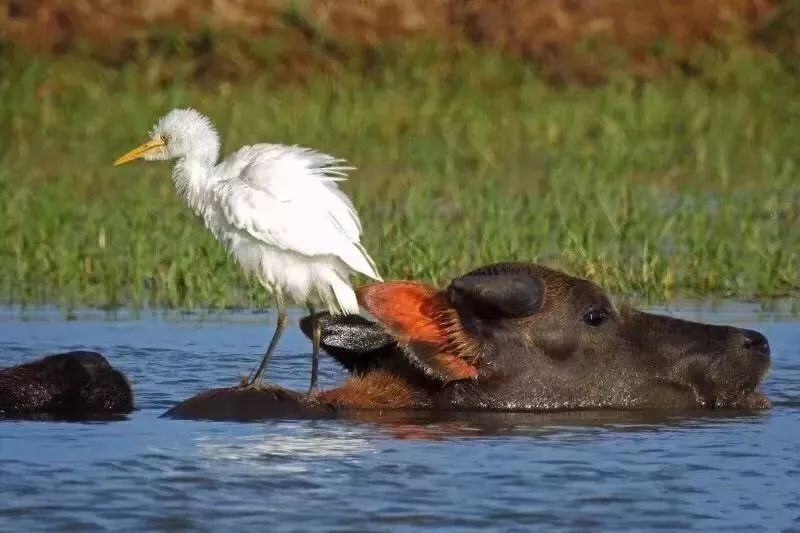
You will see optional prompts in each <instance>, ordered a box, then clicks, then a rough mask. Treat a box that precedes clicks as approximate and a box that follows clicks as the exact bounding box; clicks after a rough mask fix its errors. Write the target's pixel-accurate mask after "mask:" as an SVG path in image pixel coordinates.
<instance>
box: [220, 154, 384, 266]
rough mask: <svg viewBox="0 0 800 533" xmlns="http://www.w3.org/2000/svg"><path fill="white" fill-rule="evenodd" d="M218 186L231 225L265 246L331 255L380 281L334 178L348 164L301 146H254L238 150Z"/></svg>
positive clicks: (338, 177) (351, 210) (349, 204)
mask: <svg viewBox="0 0 800 533" xmlns="http://www.w3.org/2000/svg"><path fill="white" fill-rule="evenodd" d="M231 159H232V161H231V163H230V164H228V166H227V167H226V168H225V169H224V174H225V178H226V179H223V180H222V181H221V182H220V183H219V186H218V189H217V191H218V194H219V201H220V205H221V206H222V209H223V212H224V215H225V218H226V220H227V221H228V223H229V224H231V225H232V226H234V227H236V228H237V229H239V230H241V231H245V232H246V233H248V234H249V235H250V236H252V237H253V238H256V239H258V240H260V241H262V242H264V243H265V244H269V245H271V246H276V247H278V248H280V249H283V250H289V251H293V252H296V253H299V254H302V255H307V256H319V255H334V256H337V257H339V258H340V259H341V260H342V261H344V262H345V263H346V264H347V265H348V266H349V267H350V268H352V269H353V270H355V271H357V272H361V273H362V274H364V275H366V276H369V277H371V278H374V279H379V278H380V277H379V276H378V274H377V272H376V269H375V265H374V263H373V262H372V259H371V258H370V257H369V255H368V254H367V253H366V251H365V250H364V248H363V247H362V246H361V244H360V242H359V238H360V235H361V223H360V221H359V219H358V215H357V214H356V211H355V208H354V207H353V204H352V202H351V201H350V199H349V198H347V196H346V195H345V194H344V193H343V192H342V191H341V190H340V189H339V187H338V185H337V183H336V182H337V181H341V180H344V179H346V174H345V172H346V171H347V170H349V167H345V166H342V165H341V163H342V161H341V160H338V159H335V158H333V157H331V156H329V155H326V154H322V153H319V152H314V151H312V150H309V149H305V148H300V147H295V146H292V147H289V146H281V145H255V146H250V147H246V148H243V149H242V150H240V151H239V152H237V153H236V154H235V155H234V157H233V158H231Z"/></svg>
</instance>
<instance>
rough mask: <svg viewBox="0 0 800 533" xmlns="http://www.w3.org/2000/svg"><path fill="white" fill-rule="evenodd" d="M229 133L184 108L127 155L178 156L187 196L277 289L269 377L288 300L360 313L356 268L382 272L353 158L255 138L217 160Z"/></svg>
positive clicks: (176, 174) (178, 177)
mask: <svg viewBox="0 0 800 533" xmlns="http://www.w3.org/2000/svg"><path fill="white" fill-rule="evenodd" d="M219 150H220V142H219V135H218V134H217V132H216V130H215V129H214V126H213V125H212V124H211V121H210V120H209V119H208V118H206V117H205V116H203V115H201V114H200V113H198V112H197V111H195V110H193V109H175V110H173V111H170V112H169V113H168V114H166V115H165V116H163V117H162V118H161V119H160V120H159V121H158V122H157V123H156V125H155V126H154V127H153V129H152V131H151V132H150V140H149V141H147V142H146V143H144V144H142V145H141V146H139V147H137V148H134V149H133V150H131V151H130V152H128V153H126V154H125V155H123V156H121V157H120V158H119V159H117V160H116V161H115V162H114V165H121V164H123V163H127V162H129V161H132V160H134V159H138V158H142V159H145V160H148V161H156V160H170V159H174V160H176V162H175V165H174V167H173V169H172V181H173V183H174V184H175V188H176V190H177V192H178V195H179V196H180V197H181V198H183V200H184V201H185V202H186V204H187V205H188V206H189V207H190V208H191V209H192V210H194V212H195V213H196V214H197V215H198V216H200V217H201V218H202V220H203V222H204V223H205V225H206V227H207V228H208V229H209V230H211V232H212V233H213V234H214V236H215V237H216V238H217V240H219V241H220V242H221V243H222V244H223V245H224V246H225V248H226V249H227V250H228V252H229V254H230V255H232V256H233V257H234V258H235V259H236V261H237V262H238V263H239V264H240V265H241V266H242V268H243V269H244V270H245V272H247V273H248V274H250V275H252V276H254V277H255V278H256V279H257V280H258V281H259V282H260V283H261V285H263V286H264V287H265V288H266V289H267V290H268V291H270V292H271V293H273V295H274V297H275V304H276V307H277V313H278V319H277V325H276V328H275V333H274V334H273V336H272V339H271V341H270V343H269V346H268V347H267V350H266V352H265V353H264V357H263V358H262V359H261V363H260V364H259V365H258V367H257V368H256V369H255V370H254V371H253V372H252V373H251V374H250V377H249V378H248V384H249V385H257V384H259V383H260V380H261V376H262V374H263V372H264V370H265V368H266V367H267V365H268V364H269V361H270V358H271V357H272V353H273V352H274V351H275V348H276V346H277V345H278V342H279V340H280V337H281V335H282V333H283V330H284V329H285V327H286V324H287V317H286V300H287V299H288V300H290V301H292V302H294V303H298V304H303V303H305V304H306V305H308V308H309V311H310V312H311V314H312V316H314V315H315V311H314V305H316V304H323V305H324V306H326V307H327V308H328V310H329V311H330V312H331V313H334V314H336V313H358V302H357V301H356V296H355V293H354V292H353V289H352V287H351V285H350V281H349V277H350V275H352V274H356V273H360V274H363V275H365V276H367V277H369V278H372V279H375V280H380V279H381V277H380V276H379V275H378V273H377V270H376V268H375V263H374V262H373V261H372V258H370V256H369V254H367V251H366V250H365V249H364V247H363V246H362V245H361V243H360V237H361V222H360V220H359V218H358V214H357V213H356V210H355V208H354V207H353V204H352V202H351V201H350V199H349V198H348V197H347V196H346V195H345V194H344V193H343V192H342V191H341V190H340V189H339V187H338V185H337V182H339V181H342V180H345V179H347V171H348V170H351V169H352V167H347V166H344V165H343V160H341V159H335V158H333V157H331V156H330V155H327V154H323V153H320V152H316V151H314V150H311V149H308V148H301V147H298V146H284V145H280V144H255V145H252V146H245V147H243V148H241V149H239V150H238V151H237V152H235V153H233V154H232V155H231V156H230V157H228V158H227V159H225V160H224V161H222V162H221V163H217V159H218V157H219ZM318 367H319V324H318V323H317V324H315V327H314V335H313V349H312V365H311V390H312V391H314V390H316V388H317V380H318V378H317V374H318Z"/></svg>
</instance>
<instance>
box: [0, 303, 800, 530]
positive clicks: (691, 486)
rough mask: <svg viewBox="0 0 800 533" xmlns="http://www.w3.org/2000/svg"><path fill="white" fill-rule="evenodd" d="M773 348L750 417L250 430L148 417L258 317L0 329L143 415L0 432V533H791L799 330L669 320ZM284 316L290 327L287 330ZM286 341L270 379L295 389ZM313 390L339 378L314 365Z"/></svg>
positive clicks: (235, 354)
mask: <svg viewBox="0 0 800 533" xmlns="http://www.w3.org/2000/svg"><path fill="white" fill-rule="evenodd" d="M680 314H681V315H682V316H684V317H688V318H692V319H703V320H706V321H709V322H717V323H730V324H734V325H738V326H743V327H752V328H755V329H758V330H760V331H762V332H763V333H765V334H766V335H767V337H768V338H769V340H770V343H771V344H772V348H773V371H772V374H771V375H770V377H769V378H768V380H767V382H766V384H765V387H764V390H765V391H766V392H767V394H768V395H769V396H770V398H772V399H773V401H774V403H775V406H774V407H773V409H771V410H770V411H766V412H762V413H755V414H752V413H751V414H735V413H730V412H728V413H724V414H707V415H706V414H698V413H694V414H684V415H679V414H675V413H673V414H671V415H663V414H662V415H654V414H643V413H639V414H620V413H580V414H573V415H558V416H541V415H514V416H502V415H491V416H489V415H484V416H480V417H477V416H469V417H467V416H461V417H453V418H451V419H449V420H434V419H431V418H426V417H425V416H418V417H413V418H405V419H404V418H399V417H398V418H396V419H392V420H389V419H387V420H385V421H383V422H374V421H373V422H357V421H302V422H296V421H277V422H266V423H257V424H241V423H211V422H191V421H174V420H166V419H161V418H158V417H159V415H160V414H162V413H163V412H164V411H165V410H166V409H167V408H169V407H170V406H172V405H173V404H174V403H176V402H177V401H179V400H182V399H184V398H187V397H189V396H191V395H192V394H194V393H196V392H198V391H201V390H204V389H206V388H209V387H212V386H217V385H229V384H233V383H235V382H236V381H237V379H238V376H239V375H241V374H245V373H247V372H248V371H249V370H250V368H251V367H252V365H254V364H255V363H256V360H257V357H258V354H259V353H261V350H262V348H263V346H262V344H263V343H264V342H265V340H266V339H267V337H268V335H269V330H268V329H267V326H266V323H267V322H268V321H269V322H271V321H272V317H271V315H263V314H249V315H248V314H240V315H236V316H230V317H224V318H219V317H217V318H213V319H209V318H205V319H202V318H199V317H192V316H189V317H183V318H172V319H170V318H163V317H157V316H155V317H154V316H149V315H148V316H143V317H140V318H139V319H137V320H128V319H115V320H107V319H105V318H104V317H103V316H97V315H91V314H87V315H83V316H80V317H79V320H77V321H65V320H63V319H62V317H61V316H60V315H59V314H58V313H46V312H37V313H34V314H28V315H24V316H22V317H20V316H19V315H18V314H17V313H14V312H8V311H7V312H5V313H4V314H0V367H5V366H10V365H12V364H17V363H20V362H22V361H25V360H28V359H30V358H31V357H33V356H35V355H38V354H43V353H52V352H57V351H63V350H70V349H77V348H82V349H95V350H98V351H100V352H102V353H104V354H105V355H106V356H107V357H108V359H109V361H110V362H111V363H112V364H113V365H115V366H116V367H117V368H119V369H120V370H122V371H123V372H125V373H126V374H127V375H128V376H129V378H130V379H131V381H132V383H133V386H134V391H135V393H136V403H137V407H138V410H137V411H136V412H135V413H133V414H132V415H131V416H129V417H126V418H125V419H124V420H120V421H111V422H93V423H65V422H61V423H56V422H26V421H5V422H2V421H0V530H4V531H5V530H7V531H12V530H13V531H23V530H43V529H47V530H65V529H75V530H95V529H114V530H118V529H136V530H141V529H147V530H153V529H155V530H210V529H218V528H221V527H224V528H226V529H231V530H254V529H261V530H264V529H266V530H276V531H292V530H297V531H306V530H310V529H312V528H313V529H324V530H344V529H346V530H364V529H369V530H404V529H412V528H416V527H424V528H434V527H438V528H444V529H453V530H478V529H480V530H485V529H487V528H491V529H492V530H494V529H504V530H530V529H541V530H554V529H562V530H596V529H604V530H608V529H613V530H641V529H666V530H685V529H695V530H703V531H707V530H726V531H727V530H731V531H735V530H741V531H781V530H785V531H800V322H797V319H796V318H795V319H794V321H792V320H793V319H792V318H791V317H781V316H779V315H778V316H775V315H773V316H769V315H767V316H759V315H757V314H755V313H753V312H752V310H751V309H750V308H743V307H739V308H731V309H727V310H725V311H724V312H708V311H697V312H688V311H687V312H683V313H680ZM295 318H296V317H295ZM307 350H308V345H307V343H306V341H305V339H304V338H303V337H302V334H300V333H299V332H298V331H297V329H296V327H294V325H293V327H292V328H291V329H290V330H289V331H288V332H287V334H286V335H285V337H284V342H283V344H282V350H281V351H279V353H278V354H277V355H276V357H275V359H274V364H273V366H272V379H274V380H275V381H277V382H279V383H281V384H284V385H287V386H289V387H292V388H298V389H302V388H304V387H305V386H306V385H307V375H308V369H309V357H308V355H307V353H308V352H307ZM322 370H323V374H322V379H323V383H325V384H329V385H333V384H335V383H336V382H337V381H339V380H341V379H342V377H343V374H342V373H341V372H340V371H339V370H338V369H337V368H335V366H334V364H333V362H332V361H330V360H329V359H327V358H326V359H325V361H324V364H323V368H322Z"/></svg>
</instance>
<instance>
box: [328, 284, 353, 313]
mask: <svg viewBox="0 0 800 533" xmlns="http://www.w3.org/2000/svg"><path fill="white" fill-rule="evenodd" d="M331 291H332V292H333V296H334V298H335V299H336V305H335V307H336V308H334V306H333V305H330V304H329V305H328V307H329V310H330V312H331V314H343V315H357V314H358V300H357V299H356V293H355V292H354V291H353V288H352V287H351V286H350V284H349V283H348V282H347V281H346V280H342V279H340V278H338V277H337V278H335V279H332V280H331ZM331 303H333V302H331Z"/></svg>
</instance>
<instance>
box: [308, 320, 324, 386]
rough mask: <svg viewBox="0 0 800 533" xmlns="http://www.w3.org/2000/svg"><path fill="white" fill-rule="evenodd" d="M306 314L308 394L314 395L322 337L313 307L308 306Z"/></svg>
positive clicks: (317, 379) (317, 381) (317, 378)
mask: <svg viewBox="0 0 800 533" xmlns="http://www.w3.org/2000/svg"><path fill="white" fill-rule="evenodd" d="M308 312H309V314H310V315H311V328H312V329H311V331H312V335H311V385H310V386H309V388H308V394H315V393H317V392H318V391H319V386H318V383H319V340H320V337H321V336H322V332H321V328H320V324H319V317H318V316H317V313H316V312H315V311H314V307H313V306H312V305H311V304H308Z"/></svg>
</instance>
